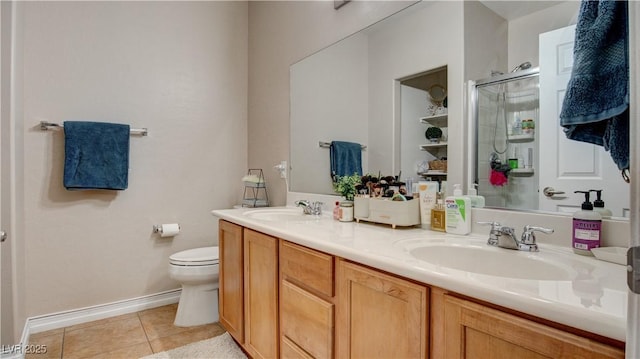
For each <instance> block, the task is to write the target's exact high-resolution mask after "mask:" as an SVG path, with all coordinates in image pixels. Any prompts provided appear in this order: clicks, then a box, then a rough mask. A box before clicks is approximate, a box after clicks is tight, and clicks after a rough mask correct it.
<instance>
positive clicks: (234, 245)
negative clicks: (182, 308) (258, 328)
mask: <svg viewBox="0 0 640 359" xmlns="http://www.w3.org/2000/svg"><path fill="white" fill-rule="evenodd" d="M218 223H219V225H218V249H219V250H220V287H219V291H218V312H219V314H220V324H222V326H223V327H224V328H225V329H226V330H227V331H228V332H229V334H231V335H232V336H233V337H234V338H235V339H236V340H237V341H238V342H239V343H243V342H244V315H243V313H244V300H243V298H244V283H243V280H242V278H243V274H244V269H243V259H244V257H243V241H242V227H240V226H238V225H236V224H233V223H230V222H227V221H224V220H220V221H219V222H218Z"/></svg>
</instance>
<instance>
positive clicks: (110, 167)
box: [63, 121, 130, 190]
mask: <svg viewBox="0 0 640 359" xmlns="http://www.w3.org/2000/svg"><path fill="white" fill-rule="evenodd" d="M64 135H65V141H64V155H65V158H64V181H63V182H64V186H65V188H67V189H69V190H81V189H112V190H123V189H126V188H127V185H128V174H129V137H130V130H129V125H122V124H117V123H106V122H84V121H65V123H64Z"/></svg>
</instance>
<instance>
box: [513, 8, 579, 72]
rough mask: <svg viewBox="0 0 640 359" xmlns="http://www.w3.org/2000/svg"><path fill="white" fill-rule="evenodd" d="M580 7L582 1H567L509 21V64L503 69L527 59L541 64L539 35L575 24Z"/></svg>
mask: <svg viewBox="0 0 640 359" xmlns="http://www.w3.org/2000/svg"><path fill="white" fill-rule="evenodd" d="M579 9H580V1H566V2H564V3H561V4H559V5H556V6H552V7H550V8H547V9H544V10H540V11H537V12H534V13H532V14H530V15H527V16H523V17H520V18H517V19H513V20H511V21H509V40H508V48H509V66H508V67H507V69H504V70H503V71H505V72H507V71H511V69H513V68H514V67H516V66H517V65H519V64H521V63H523V62H525V61H530V62H531V64H532V66H533V67H537V66H539V65H540V62H539V60H538V35H540V34H541V33H543V32H547V31H551V30H555V29H560V28H562V27H565V26H569V25H573V24H575V23H576V21H577V20H578V10H579Z"/></svg>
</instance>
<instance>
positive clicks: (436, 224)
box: [431, 192, 447, 232]
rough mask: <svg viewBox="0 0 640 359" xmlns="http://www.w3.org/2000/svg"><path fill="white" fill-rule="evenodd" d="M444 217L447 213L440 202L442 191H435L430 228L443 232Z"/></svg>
mask: <svg viewBox="0 0 640 359" xmlns="http://www.w3.org/2000/svg"><path fill="white" fill-rule="evenodd" d="M446 218H447V215H446V212H445V210H444V204H443V203H442V192H438V193H436V205H435V206H434V207H433V208H432V209H431V230H433V231H440V232H445V231H446V229H447V227H446V222H445V221H446Z"/></svg>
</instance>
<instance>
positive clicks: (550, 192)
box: [542, 187, 564, 197]
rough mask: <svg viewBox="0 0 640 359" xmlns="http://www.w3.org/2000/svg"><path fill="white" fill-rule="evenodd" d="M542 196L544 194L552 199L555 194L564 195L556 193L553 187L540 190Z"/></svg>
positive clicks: (559, 192) (560, 192)
mask: <svg viewBox="0 0 640 359" xmlns="http://www.w3.org/2000/svg"><path fill="white" fill-rule="evenodd" d="M542 194H544V195H545V196H547V197H553V196H554V195H556V194H564V192H563V191H556V190H555V189H553V187H545V188H544V189H543V190H542Z"/></svg>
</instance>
